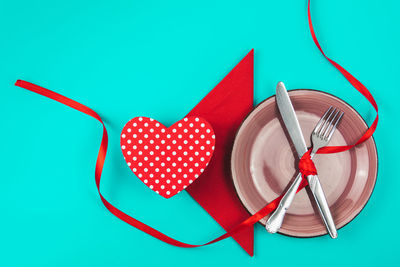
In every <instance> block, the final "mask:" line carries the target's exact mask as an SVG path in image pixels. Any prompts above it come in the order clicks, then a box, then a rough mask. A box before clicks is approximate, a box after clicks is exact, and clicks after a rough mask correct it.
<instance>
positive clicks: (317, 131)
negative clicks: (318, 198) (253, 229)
mask: <svg viewBox="0 0 400 267" xmlns="http://www.w3.org/2000/svg"><path fill="white" fill-rule="evenodd" d="M343 114H344V112H342V111H340V110H339V109H336V108H333V107H332V106H331V107H329V108H328V110H327V111H326V112H325V113H324V115H323V116H322V117H321V119H320V120H319V122H318V123H317V125H316V126H315V128H314V130H313V132H312V133H311V142H312V151H311V153H310V157H311V158H313V157H314V155H315V154H316V153H317V151H318V150H319V149H320V148H322V147H325V146H326V145H328V143H329V141H330V140H331V138H332V135H333V133H334V132H335V130H336V127H337V125H338V123H339V121H340V120H341V119H342V116H343ZM312 176H313V175H310V176H308V177H307V179H308V181H309V186H310V187H315V186H317V182H316V181H317V180H316V179H312V178H313V177H312ZM301 180H302V175H301V173H299V174H298V175H297V177H296V179H295V180H294V181H293V183H292V184H291V186H290V187H289V189H288V190H287V191H286V193H285V195H284V196H283V197H282V199H281V201H280V202H279V205H278V207H277V209H276V210H275V211H274V213H272V215H271V216H270V217H269V218H268V220H267V222H266V224H265V228H266V229H267V231H268V232H270V233H276V232H277V231H279V229H280V228H281V226H282V222H283V219H284V217H285V213H286V211H287V210H288V209H289V207H290V204H291V203H292V201H293V199H294V196H295V194H296V192H297V189H298V188H299V186H300V182H301ZM327 208H329V207H327ZM322 217H323V219H324V216H322ZM324 223H325V225H326V226H327V229H328V232H329V234H330V235H331V236H332V237H333V238H336V234H335V233H333V231H332V230H330V229H331V228H332V227H333V228H335V225H334V224H333V225H332V223H329V222H327V221H325V219H324ZM335 229H336V228H335Z"/></svg>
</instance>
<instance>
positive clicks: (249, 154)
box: [231, 90, 378, 237]
mask: <svg viewBox="0 0 400 267" xmlns="http://www.w3.org/2000/svg"><path fill="white" fill-rule="evenodd" d="M289 95H290V98H291V100H292V102H293V106H294V109H295V110H296V114H297V117H298V119H299V122H300V125H301V127H302V130H303V134H304V136H305V139H306V142H307V145H308V146H309V145H310V134H311V131H312V130H313V129H314V126H315V125H316V123H317V122H318V121H319V119H320V118H321V116H322V115H323V113H324V112H325V111H326V109H327V108H328V107H329V106H333V107H337V108H339V109H341V110H342V111H344V113H345V114H344V116H343V119H342V121H341V122H340V124H339V127H338V129H337V130H336V132H335V133H334V135H333V137H332V140H331V142H330V145H345V144H353V143H355V142H356V141H357V140H358V139H359V138H360V137H361V135H362V134H363V133H364V132H365V130H366V129H367V125H366V123H365V122H364V120H363V119H362V117H361V116H360V115H359V114H358V113H357V112H356V111H355V110H354V109H353V108H352V107H351V106H349V105H348V104H347V103H345V102H344V101H342V100H340V99H338V98H337V97H334V96H332V95H330V94H327V93H323V92H320V91H314V90H294V91H290V92H289ZM314 162H315V164H316V166H317V169H318V174H319V178H320V181H321V184H322V187H323V188H324V191H325V195H326V198H327V201H328V203H329V205H330V209H331V212H332V216H333V218H334V220H335V224H336V227H337V228H338V229H339V228H341V227H343V226H344V225H346V224H347V223H348V222H350V221H351V220H352V219H354V217H356V216H357V214H358V213H359V212H360V211H361V210H362V209H363V207H364V206H365V204H366V203H367V201H368V199H369V197H370V196H371V193H372V191H373V189H374V185H375V181H376V175H377V164H378V158H377V152H376V146H375V142H374V140H373V139H372V138H370V139H369V140H367V141H366V142H364V143H363V144H361V145H359V146H357V147H356V148H353V149H351V150H349V151H346V152H342V153H337V154H327V155H316V157H315V160H314ZM297 163H298V158H297V155H296V152H295V150H294V147H293V145H292V143H291V141H290V140H289V136H288V134H287V132H286V128H285V127H284V125H283V122H282V120H281V117H280V115H279V111H278V109H277V106H276V103H275V96H273V97H270V98H268V99H267V100H265V101H264V102H262V103H261V104H259V105H258V106H257V107H256V108H255V109H254V111H253V112H251V113H250V114H249V115H248V117H247V118H246V120H245V121H244V122H243V124H242V126H241V127H240V129H239V131H238V133H237V136H236V139H235V143H234V146H233V151H232V159H231V168H232V177H233V182H234V184H235V187H236V191H237V194H238V195H239V198H240V200H241V201H242V203H243V205H244V206H245V207H246V209H247V210H248V211H249V212H250V213H251V214H254V213H255V212H257V211H258V210H260V209H261V208H262V207H264V206H265V205H266V204H267V203H269V202H270V201H272V200H273V199H275V198H276V197H278V196H279V195H281V194H282V193H283V192H284V191H285V190H286V189H287V186H288V184H289V182H290V181H291V180H293V179H294V177H295V176H296V174H297V173H296V172H297V171H296V168H295V166H296V164H297ZM310 196H311V194H310V192H309V190H308V188H306V189H305V190H304V189H303V190H302V191H301V192H299V193H298V194H297V195H296V197H295V199H294V201H293V203H292V205H291V207H290V208H289V210H288V211H287V213H286V218H285V220H284V222H283V225H282V228H281V230H280V233H282V234H286V235H290V236H296V237H313V236H319V235H323V234H326V233H327V231H326V229H325V226H324V225H323V223H322V221H321V218H320V216H319V213H318V210H317V208H316V206H315V204H314V201H311V200H310V199H311V198H310ZM266 220H267V217H266V218H264V219H263V220H261V221H260V222H261V223H262V224H263V225H265V222H266Z"/></svg>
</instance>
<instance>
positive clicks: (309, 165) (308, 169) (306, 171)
mask: <svg viewBox="0 0 400 267" xmlns="http://www.w3.org/2000/svg"><path fill="white" fill-rule="evenodd" d="M308 22H309V28H310V32H311V36H312V38H313V41H314V43H315V45H316V46H317V47H318V49H319V50H320V52H321V53H322V55H323V56H324V57H325V58H326V59H327V60H328V61H329V62H330V63H331V64H332V65H333V66H334V67H335V68H336V69H338V70H339V71H340V72H341V73H342V75H343V76H344V77H345V78H346V79H347V80H348V81H349V82H350V83H351V84H352V85H353V87H354V88H355V89H357V90H358V91H359V92H360V93H361V94H362V95H363V96H364V97H365V98H366V99H367V100H368V101H369V102H370V104H371V105H372V106H373V107H374V109H375V111H376V113H377V115H376V118H375V120H374V121H373V123H372V124H371V126H370V127H369V128H368V130H367V131H366V132H365V133H364V135H363V136H361V138H360V139H359V140H358V141H357V142H356V143H355V144H352V145H345V146H327V147H324V148H322V149H320V150H319V151H318V152H317V153H318V154H327V153H338V152H342V151H346V150H349V149H351V148H353V147H354V146H356V145H358V144H360V143H362V142H364V141H366V140H367V139H368V138H370V137H371V136H372V134H373V133H374V131H375V129H376V127H377V124H378V106H377V104H376V102H375V100H374V98H373V97H372V95H371V93H370V92H369V91H368V89H367V88H366V87H365V86H364V85H363V84H362V83H361V82H360V81H358V80H357V79H356V78H355V77H354V76H352V75H351V74H350V73H349V72H348V71H346V70H345V69H344V68H343V67H342V66H340V65H339V64H338V63H336V62H335V61H333V60H332V59H330V58H329V57H328V56H326V54H325V53H324V52H323V50H322V48H321V46H320V44H319V42H318V40H317V37H316V35H315V32H314V28H313V25H312V22H311V14H310V0H309V1H308ZM15 85H16V86H19V87H22V88H25V89H27V90H30V91H33V92H35V93H37V94H40V95H43V96H45V97H48V98H51V99H53V100H55V101H58V102H60V103H62V104H64V105H67V106H69V107H72V108H74V109H76V110H78V111H80V112H82V113H85V114H87V115H88V116H90V117H92V118H94V119H96V120H97V121H99V122H100V123H101V124H102V127H103V137H102V140H101V145H100V150H99V153H98V156H97V161H96V168H95V181H96V186H97V190H98V193H99V196H100V199H101V201H102V202H103V204H104V206H105V207H106V208H107V209H108V210H109V211H110V212H111V213H112V214H114V215H115V216H116V217H118V218H119V219H121V220H123V221H125V222H126V223H128V224H130V225H131V226H133V227H135V228H137V229H139V230H141V231H143V232H145V233H147V234H149V235H151V236H153V237H155V238H157V239H159V240H161V241H163V242H166V243H168V244H171V245H174V246H179V247H187V248H188V247H199V246H204V245H209V244H212V243H215V242H218V241H221V240H223V239H225V238H228V237H230V236H232V235H234V234H235V233H237V232H239V231H241V230H243V229H245V228H247V227H249V226H252V225H254V224H255V223H257V222H258V221H259V220H260V219H262V218H264V217H265V216H267V215H268V214H269V213H271V212H272V211H273V210H275V209H276V207H277V206H278V204H279V201H280V200H281V198H282V195H281V196H280V197H278V198H276V199H275V200H273V201H272V202H270V203H268V204H266V206H265V207H264V208H262V209H261V210H259V211H258V212H256V213H255V214H253V215H252V216H250V217H248V218H247V219H246V220H244V221H242V222H241V223H239V224H237V225H236V226H235V227H233V228H231V229H230V230H229V231H227V232H226V233H225V234H223V235H221V236H219V237H217V238H215V239H213V240H211V241H209V242H207V243H204V244H201V245H192V244H187V243H183V242H180V241H178V240H176V239H173V238H171V237H169V236H167V235H165V234H163V233H161V232H160V231H158V230H156V229H154V228H152V227H150V226H148V225H146V224H145V223H142V222H140V221H138V220H136V219H135V218H133V217H131V216H129V215H128V214H126V213H124V212H122V211H121V210H119V209H117V208H116V207H115V206H113V205H112V204H110V203H109V202H108V201H107V200H106V199H105V197H104V196H103V195H102V194H101V192H100V180H101V174H102V170H103V166H104V161H105V157H106V153H107V146H108V134H107V129H106V127H105V125H104V122H103V120H102V119H101V117H100V116H99V115H98V114H97V113H96V112H95V111H93V110H92V109H90V108H89V107H87V106H85V105H82V104H80V103H78V102H76V101H74V100H72V99H69V98H67V97H65V96H62V95H60V94H58V93H55V92H53V91H50V90H48V89H45V88H43V87H40V86H37V85H35V84H32V83H29V82H26V81H22V80H18V81H17V82H16V83H15ZM217 137H218V136H217ZM298 167H299V170H300V172H301V173H302V175H303V177H304V176H307V175H313V174H316V173H317V171H316V168H315V165H314V163H313V161H312V160H311V158H310V151H308V152H307V153H305V154H304V155H303V157H302V158H301V160H300V162H299V165H298ZM306 185H307V182H306V180H305V179H303V181H302V184H301V185H300V187H299V189H298V191H300V190H301V189H303V188H304V187H305V186H306Z"/></svg>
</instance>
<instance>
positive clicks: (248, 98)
mask: <svg viewBox="0 0 400 267" xmlns="http://www.w3.org/2000/svg"><path fill="white" fill-rule="evenodd" d="M253 58H254V51H253V50H251V51H250V52H249V53H248V54H247V55H246V56H245V57H244V58H243V59H242V61H240V63H239V64H237V66H236V67H235V68H234V69H233V70H232V71H231V72H230V73H229V74H228V75H227V76H226V77H225V78H224V79H223V80H222V81H221V82H220V83H219V84H218V85H217V86H216V87H215V88H214V89H213V90H212V91H211V92H210V93H208V95H207V96H206V97H205V98H204V99H203V100H201V101H200V103H199V104H198V105H197V106H196V107H194V108H193V109H192V111H191V112H190V113H189V114H188V115H187V116H199V117H202V118H205V119H206V120H207V121H208V122H209V123H210V124H211V125H212V127H213V129H214V132H215V135H216V137H217V138H216V145H215V150H214V155H213V157H212V159H211V161H210V163H209V165H208V167H207V169H206V170H205V171H204V173H203V174H202V175H201V176H200V177H199V179H198V180H196V181H195V182H194V183H193V184H192V185H191V186H189V187H188V188H187V189H186V190H187V192H189V194H190V195H191V196H192V197H193V198H194V199H195V200H196V201H197V202H198V203H199V204H200V205H201V206H202V207H203V208H204V209H205V210H206V211H207V212H208V213H209V214H210V215H211V216H212V217H213V218H214V219H215V220H216V221H217V222H218V223H219V224H220V225H221V226H222V227H223V228H224V229H225V230H226V231H228V230H229V229H231V228H232V227H234V226H236V225H237V224H239V223H241V222H242V221H243V220H245V219H247V218H248V217H249V214H248V212H247V211H246V210H245V209H244V207H243V206H242V204H241V202H240V200H239V199H238V197H237V194H236V192H235V188H234V186H233V182H232V178H231V172H230V155H231V151H232V146H233V141H234V138H235V134H236V131H237V130H238V128H239V126H240V124H241V122H242V121H243V120H244V118H245V117H246V116H247V114H249V112H250V111H251V110H252V109H253V73H254V71H253V62H254V60H253ZM232 237H233V238H234V239H235V240H236V241H237V242H238V243H239V244H240V245H241V246H242V248H243V249H245V250H246V252H247V253H249V254H250V255H253V240H254V231H253V226H249V227H248V229H244V230H242V231H240V232H238V233H236V234H234V235H233V236H232Z"/></svg>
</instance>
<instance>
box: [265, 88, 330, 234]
mask: <svg viewBox="0 0 400 267" xmlns="http://www.w3.org/2000/svg"><path fill="white" fill-rule="evenodd" d="M276 103H277V105H278V109H279V112H280V114H281V117H282V119H283V122H284V124H285V127H286V129H287V131H288V133H289V136H290V139H291V140H292V143H293V144H294V146H295V149H296V152H297V155H298V157H299V158H301V157H302V156H303V154H304V153H306V152H307V150H308V149H307V145H306V143H305V140H304V136H303V133H302V131H301V127H300V124H299V121H298V120H297V116H296V113H295V111H294V108H293V105H292V102H291V100H290V97H289V94H288V92H287V90H286V88H285V85H284V84H283V82H279V83H278V85H277V87H276ZM307 180H308V181H309V184H310V189H311V192H312V194H313V197H314V199H315V201H316V203H317V206H318V210H319V212H320V215H321V217H322V219H323V222H324V224H325V226H326V228H327V230H328V233H329V234H330V236H331V237H332V238H336V237H337V231H336V227H335V224H334V221H333V218H332V215H331V212H330V210H329V205H328V203H327V201H326V198H325V194H324V192H323V190H322V187H321V184H320V182H319V179H318V176H317V175H310V176H308V177H307ZM300 182H301V174H300V173H299V175H297V177H296V179H295V180H294V182H293V183H292V185H291V186H290V187H289V189H288V191H287V192H288V193H289V194H288V193H286V194H285V195H284V197H283V198H282V199H281V201H280V203H279V206H278V207H277V209H276V210H275V212H274V213H273V214H272V215H271V216H270V217H269V219H268V221H267V223H266V226H265V228H266V229H267V230H268V232H271V233H274V232H277V231H278V230H279V228H280V226H281V225H282V222H283V218H284V216H285V213H286V211H287V209H288V208H289V206H290V204H291V203H292V201H293V199H294V196H295V194H296V191H297V189H298V187H299V185H300Z"/></svg>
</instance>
